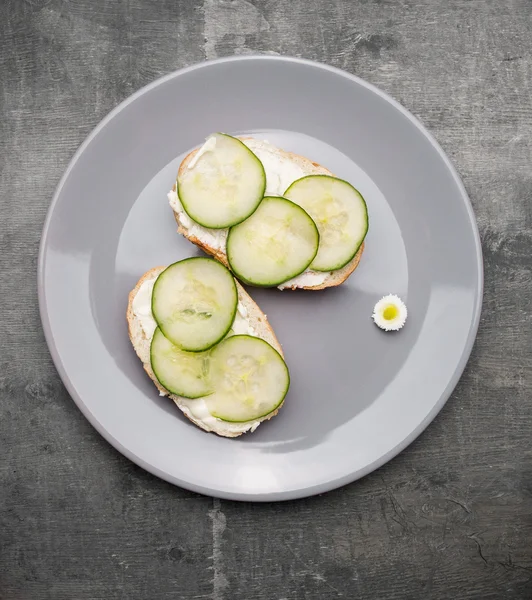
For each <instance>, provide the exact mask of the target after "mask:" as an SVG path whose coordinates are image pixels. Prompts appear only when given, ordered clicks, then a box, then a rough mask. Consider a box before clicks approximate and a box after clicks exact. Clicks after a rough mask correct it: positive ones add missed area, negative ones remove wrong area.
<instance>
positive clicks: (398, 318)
mask: <svg viewBox="0 0 532 600" xmlns="http://www.w3.org/2000/svg"><path fill="white" fill-rule="evenodd" d="M391 307H393V308H394V309H395V312H396V315H394V316H393V317H392V318H390V317H387V318H385V316H384V312H385V310H386V309H389V308H391ZM407 314H408V311H407V309H406V305H405V303H404V302H403V301H402V300H401V298H399V296H396V295H395V294H388V295H387V296H384V297H383V298H381V299H380V300H379V301H378V302H377V304H375V307H374V309H373V315H372V318H373V321H374V322H375V324H376V325H377V326H378V327H380V328H381V329H384V331H398V330H399V329H401V328H402V327H403V325H404V324H405V321H406V317H407Z"/></svg>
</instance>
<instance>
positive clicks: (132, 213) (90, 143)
mask: <svg viewBox="0 0 532 600" xmlns="http://www.w3.org/2000/svg"><path fill="white" fill-rule="evenodd" d="M213 131H226V132H232V133H238V132H241V133H246V134H251V135H257V136H259V137H262V138H265V139H267V140H269V141H270V142H272V143H274V144H276V145H278V146H280V147H282V148H285V149H287V150H292V151H295V152H297V153H300V154H303V155H305V156H307V157H309V158H311V159H312V160H314V161H317V162H319V163H321V164H323V165H325V166H326V167H328V168H329V169H331V171H333V172H334V173H335V174H336V175H338V176H339V177H342V178H343V179H347V180H349V181H350V182H352V183H353V184H354V185H355V186H356V187H357V188H358V189H359V190H360V191H361V192H362V194H363V195H364V196H365V198H366V200H367V203H368V207H369V214H370V231H369V234H368V237H367V244H366V250H365V252H364V255H363V258H362V261H361V264H360V267H359V268H358V269H357V270H356V271H355V273H354V274H353V275H352V277H351V278H350V279H349V280H348V282H347V284H345V285H343V286H341V287H340V288H338V289H332V290H327V291H324V292H289V291H284V292H280V291H277V290H251V293H252V295H253V297H254V298H255V300H256V301H257V302H258V303H259V305H260V306H261V307H262V308H263V310H264V311H265V312H266V313H267V314H268V317H269V319H270V321H271V323H272V325H273V327H274V329H275V331H276V333H277V335H278V337H279V340H280V341H281V343H282V344H283V347H284V350H285V353H286V358H287V362H288V364H289V366H290V370H291V375H292V385H291V389H290V392H289V394H288V396H287V399H286V403H285V406H284V408H283V409H282V411H281V412H280V414H279V416H277V417H276V418H275V419H273V420H272V421H271V422H269V423H265V424H263V425H261V427H259V428H258V430H257V431H256V432H255V433H254V434H251V435H247V436H243V437H241V438H238V439H234V440H228V439H222V438H219V437H217V436H215V435H213V434H206V433H204V432H202V431H200V430H199V429H197V428H196V427H194V426H193V425H192V424H190V423H189V422H188V421H187V420H186V419H185V418H184V417H183V416H182V415H181V413H180V412H179V411H178V410H177V409H176V408H175V407H174V405H173V404H172V403H171V402H170V401H168V400H166V399H164V398H159V396H158V394H157V391H156V389H155V387H154V386H153V384H152V383H151V382H150V381H149V379H148V378H147V377H146V375H145V374H144V371H143V370H142V367H141V364H140V362H139V360H138V359H137V358H136V356H135V354H134V352H133V349H132V348H131V345H130V342H129V339H128V335H127V329H126V319H125V308H126V303H127V294H128V292H129V290H130V289H132V287H133V286H134V285H135V283H136V281H137V279H138V278H139V276H140V275H142V273H144V272H145V271H146V270H147V269H149V268H151V267H153V266H155V265H165V264H168V263H170V262H173V261H176V260H179V259H182V258H185V257H187V256H191V255H195V254H197V253H198V251H197V250H196V248H195V247H194V246H193V245H192V244H190V243H189V242H187V241H186V240H185V239H183V238H181V237H180V236H179V235H177V233H176V225H175V222H174V219H173V216H172V213H171V210H170V208H169V206H168V204H167V201H166V193H167V191H168V190H169V189H170V187H171V185H172V183H173V180H174V176H175V174H176V172H177V168H178V165H179V163H180V161H181V160H182V158H183V157H184V156H185V154H186V153H187V152H188V151H189V150H190V149H191V148H193V147H194V146H195V145H198V144H199V143H201V141H202V140H203V138H205V136H207V135H208V134H209V133H211V132H213ZM391 292H393V293H396V294H399V295H400V296H402V298H403V299H404V300H405V301H406V302H407V305H408V310H409V319H408V322H407V325H406V327H405V328H404V329H403V330H402V331H400V332H399V333H397V334H385V333H383V332H382V331H380V330H379V329H377V327H376V326H375V325H373V323H372V321H371V318H370V316H371V312H372V308H373V305H374V304H375V302H376V301H377V300H378V299H379V298H380V297H381V296H383V295H384V294H387V293H391ZM481 296H482V259H481V248H480V244H479V237H478V232H477V229H476V225H475V219H474V215H473V212H472V210H471V205H470V203H469V200H468V198H467V195H466V192H465V190H464V187H463V185H462V183H461V182H460V179H459V177H458V175H457V174H456V172H455V170H454V169H453V167H452V166H451V164H450V162H449V160H448V159H447V157H446V156H445V155H444V153H443V152H442V150H441V149H440V147H439V146H438V145H437V143H436V142H435V141H434V139H433V138H432V137H431V136H430V134H428V133H427V131H426V130H425V129H424V128H423V127H422V126H421V125H420V124H419V123H418V122H417V121H416V120H415V119H414V118H413V117H412V116H411V115H410V114H409V113H408V112H407V111H406V110H405V109H404V108H402V107H401V106H400V105H399V104H397V103H396V102H395V101H394V100H392V99H391V98H389V97H388V96H386V95H385V94H383V93H382V92H381V91H379V90H377V89H376V88H374V87H372V86H371V85H369V84H367V83H365V82H363V81H361V80H360V79H357V78H356V77H353V76H352V75H349V74H347V73H344V72H342V71H339V70H336V69H333V68H330V67H327V66H324V65H319V64H315V63H311V62H307V61H303V60H296V59H288V58H277V57H264V56H263V57H238V58H231V59H224V60H218V61H214V62H207V63H203V64H200V65H196V66H193V67H190V68H187V69H184V70H182V71H179V72H177V73H173V74H172V75H169V76H167V77H164V78H162V79H159V80H158V81H156V82H154V83H153V84H151V85H149V86H147V87H145V88H144V89H142V90H140V91H139V92H137V93H136V94H134V95H133V96H131V98H129V99H128V100H126V101H125V102H123V103H122V104H121V105H120V106H119V107H118V108H116V109H115V110H113V112H112V113H111V114H110V115H109V116H108V117H106V118H105V119H104V121H103V122H102V123H100V125H99V126H98V127H97V128H96V129H95V130H94V131H93V133H92V134H91V135H90V136H89V138H88V139H87V140H86V141H85V143H84V144H83V145H82V146H81V148H80V149H79V150H78V152H77V153H76V155H75V157H74V158H73V160H72V162H71V163H70V165H69V167H68V169H67V171H66V173H65V175H64V177H63V179H62V180H61V182H60V184H59V187H58V188H57V192H56V194H55V197H54V199H53V202H52V205H51V208H50V211H49V214H48V218H47V221H46V225H45V228H44V233H43V237H42V245H41V252H40V262H39V297H40V307H41V316H42V321H43V325H44V331H45V334H46V339H47V341H48V345H49V347H50V350H51V353H52V356H53V359H54V361H55V364H56V366H57V369H58V371H59V373H60V375H61V377H62V379H63V381H64V383H65V385H66V387H67V388H68V391H69V392H70V394H71V395H72V397H73V398H74V400H75V402H76V403H77V405H78V406H79V408H80V409H81V410H82V411H83V413H84V414H85V416H86V417H87V418H88V419H89V421H90V422H91V423H92V424H93V425H94V427H95V428H96V429H97V430H98V431H99V432H100V433H101V434H102V435H103V436H104V437H105V438H106V439H107V440H108V441H109V442H110V443H111V444H113V445H114V446H115V447H116V448H117V449H118V450H120V452H122V453H123V454H125V455H126V456H127V457H128V458H130V459H131V460H133V461H134V462H136V463H137V464H139V465H140V466H142V467H144V468H145V469H147V470H148V471H150V472H152V473H154V474H156V475H158V476H160V477H162V478H164V479H167V480H168V481H171V482H172V483H175V484H177V485H180V486H183V487H185V488H188V489H191V490H195V491H198V492H202V493H206V494H211V495H214V496H219V497H223V498H233V499H240V500H242V499H246V500H280V499H288V498H297V497H302V496H308V495H311V494H316V493H320V492H324V491H327V490H330V489H332V488H335V487H338V486H340V485H343V484H345V483H348V482H351V481H353V480H355V479H357V478H359V477H362V476H363V475H365V474H367V473H369V472H370V471H372V470H373V469H375V468H377V467H379V466H380V465H382V464H383V463H384V462H386V461H387V460H389V459H390V458H392V457H393V456H395V455H396V454H397V453H398V452H400V451H401V450H402V449H403V448H405V447H406V446H407V444H409V443H410V442H411V441H412V440H413V439H414V438H415V437H416V436H417V435H418V434H419V433H420V432H421V431H423V429H424V428H425V427H426V426H427V425H428V424H429V423H430V421H431V420H432V419H433V418H434V417H435V415H436V414H437V413H438V411H439V410H440V409H441V408H442V406H443V404H444V403H445V401H446V400H447V398H448V397H449V395H450V393H451V391H452V389H453V388H454V386H455V385H456V383H457V381H458V379H459V377H460V375H461V373H462V371H463V369H464V366H465V364H466V361H467V359H468V356H469V353H470V351H471V347H472V345H473V341H474V338H475V334H476V331H477V326H478V322H479V316H480V308H481Z"/></svg>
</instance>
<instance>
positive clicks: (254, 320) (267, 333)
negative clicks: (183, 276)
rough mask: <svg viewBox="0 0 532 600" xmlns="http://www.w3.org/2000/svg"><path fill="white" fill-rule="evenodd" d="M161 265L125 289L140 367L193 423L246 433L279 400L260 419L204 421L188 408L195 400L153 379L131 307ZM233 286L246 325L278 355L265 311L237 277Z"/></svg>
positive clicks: (147, 350)
mask: <svg viewBox="0 0 532 600" xmlns="http://www.w3.org/2000/svg"><path fill="white" fill-rule="evenodd" d="M165 268H166V267H155V268H153V269H150V270H149V271H147V272H146V273H144V275H143V276H142V277H141V278H140V279H139V281H138V282H137V285H136V286H135V287H134V289H133V290H131V292H130V293H129V301H128V306H127V324H128V330H129V339H130V340H131V343H132V344H133V348H134V349H135V352H136V353H137V356H138V357H139V358H140V360H141V361H142V366H143V367H144V370H145V371H146V373H147V374H148V376H149V377H150V379H151V380H152V381H153V383H154V384H155V386H156V387H157V389H158V390H159V394H160V395H161V396H168V397H169V398H170V399H171V400H173V401H174V402H175V403H176V404H177V406H178V407H179V409H180V410H181V411H182V412H183V414H184V415H185V416H186V417H187V418H188V419H190V420H191V421H192V422H193V423H194V424H195V425H197V426H198V427H201V429H204V430H205V431H212V432H214V433H217V434H218V435H221V436H223V437H237V436H239V435H242V434H243V433H246V432H247V431H254V430H255V429H256V428H257V427H258V425H259V424H260V423H261V422H262V421H267V420H269V419H271V418H272V417H274V416H275V415H276V414H277V413H278V412H279V409H280V408H281V406H282V404H281V405H280V406H278V407H277V409H276V410H274V411H273V412H271V413H270V414H269V415H266V416H265V417H262V418H260V419H256V420H255V421H249V422H247V423H228V422H226V421H222V420H221V419H215V418H214V417H212V418H210V419H209V421H208V422H205V421H204V420H201V419H199V418H197V417H195V416H194V415H193V413H192V412H191V410H190V407H189V406H188V404H190V403H191V402H197V400H187V399H185V398H181V397H179V396H175V395H174V394H171V393H170V392H169V391H168V390H166V389H165V388H164V387H163V386H162V385H161V384H160V383H159V382H158V381H157V378H156V377H155V374H154V372H153V370H152V368H151V361H150V343H151V340H150V339H148V337H146V334H145V332H144V330H143V328H142V326H141V323H140V320H139V319H138V317H137V316H136V314H135V312H134V310H133V301H134V299H135V296H136V295H137V293H138V291H139V289H140V288H141V286H142V284H143V283H144V282H146V281H150V280H155V279H157V277H158V276H159V274H160V273H161V272H162V271H164V269H165ZM236 286H237V290H238V301H239V302H240V303H242V304H243V305H244V307H245V309H246V310H247V319H248V321H249V325H250V326H251V327H253V329H254V330H255V334H256V335H257V337H260V338H262V339H263V340H265V341H266V342H268V344H270V346H272V347H273V348H275V349H276V350H277V352H279V354H280V355H281V356H284V355H283V350H282V348H281V344H280V343H279V341H278V340H277V338H276V337H275V333H274V332H273V329H272V328H271V325H270V324H269V323H268V319H267V318H266V315H265V314H264V313H263V312H262V311H261V309H260V308H259V307H258V306H257V304H256V303H255V302H254V301H253V300H252V298H251V296H250V295H249V294H248V293H247V292H246V291H245V290H244V288H243V287H242V286H241V285H240V284H239V283H238V281H237V282H236ZM198 400H199V399H198Z"/></svg>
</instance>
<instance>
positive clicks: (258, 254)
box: [226, 196, 319, 287]
mask: <svg viewBox="0 0 532 600" xmlns="http://www.w3.org/2000/svg"><path fill="white" fill-rule="evenodd" d="M318 244H319V233H318V229H317V228H316V225H315V224H314V222H313V221H312V219H311V218H310V217H309V215H308V214H307V213H306V212H305V211H304V210H303V209H302V208H301V207H299V206H298V205H297V204H294V203H293V202H290V200H287V199H286V198H281V197H280V196H266V197H265V198H264V199H263V201H262V202H261V204H260V206H259V208H257V210H256V211H255V212H254V213H253V214H252V215H251V217H249V219H246V220H245V221H244V222H243V223H240V224H239V225H235V226H234V227H231V229H230V230H229V234H228V236H227V247H226V253H227V260H228V261H229V265H230V267H231V269H232V270H233V272H234V273H235V274H236V275H237V277H239V278H240V279H241V280H242V281H244V282H245V283H248V284H250V285H257V286H263V287H269V286H276V285H279V284H280V283H283V282H285V281H288V280H289V279H292V277H296V276H297V275H299V274H300V273H302V272H303V271H304V270H305V269H306V268H307V267H308V266H309V265H310V263H311V262H312V260H313V259H314V257H315V256H316V252H317V251H318Z"/></svg>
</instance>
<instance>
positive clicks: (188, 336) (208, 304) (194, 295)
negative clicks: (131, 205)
mask: <svg viewBox="0 0 532 600" xmlns="http://www.w3.org/2000/svg"><path fill="white" fill-rule="evenodd" d="M151 302H152V304H151V309H152V313H153V317H154V319H155V321H156V322H157V325H158V326H159V328H160V329H161V331H162V333H163V334H164V336H165V337H166V338H167V339H168V340H170V342H172V344H174V345H175V346H177V347H178V348H180V349H181V350H188V351H190V352H200V351H202V350H207V349H208V348H210V347H212V346H214V345H215V344H216V343H218V342H219V341H220V340H221V339H222V338H224V337H225V336H226V335H227V333H228V331H229V330H230V329H231V325H232V324H233V321H234V319H235V315H236V308H237V303H238V293H237V289H236V284H235V280H234V278H233V276H232V275H231V273H230V272H229V270H228V269H226V268H225V267H224V266H223V265H221V264H220V263H219V262H217V261H215V260H214V259H212V258H202V257H197V258H187V259H185V260H182V261H179V262H176V263H174V264H173V265H170V266H169V267H167V268H166V269H165V270H164V271H163V272H162V273H161V274H160V275H159V277H158V278H157V281H156V282H155V285H154V286H153V295H152V301H151Z"/></svg>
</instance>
